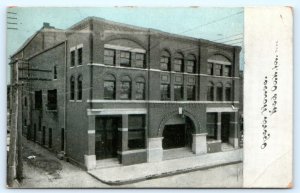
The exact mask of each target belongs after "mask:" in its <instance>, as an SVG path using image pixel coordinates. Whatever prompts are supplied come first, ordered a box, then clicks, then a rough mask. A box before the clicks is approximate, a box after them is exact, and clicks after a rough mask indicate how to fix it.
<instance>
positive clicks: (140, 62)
mask: <svg viewBox="0 0 300 193" xmlns="http://www.w3.org/2000/svg"><path fill="white" fill-rule="evenodd" d="M135 66H136V67H138V68H144V67H145V54H142V53H136V54H135Z"/></svg>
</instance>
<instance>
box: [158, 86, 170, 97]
mask: <svg viewBox="0 0 300 193" xmlns="http://www.w3.org/2000/svg"><path fill="white" fill-rule="evenodd" d="M160 99H161V100H163V101H165V100H170V85H169V84H161V85H160Z"/></svg>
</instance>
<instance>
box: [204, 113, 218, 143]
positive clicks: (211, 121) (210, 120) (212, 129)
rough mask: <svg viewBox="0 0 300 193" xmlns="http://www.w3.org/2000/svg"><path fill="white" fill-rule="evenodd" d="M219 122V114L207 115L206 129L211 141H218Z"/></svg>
mask: <svg viewBox="0 0 300 193" xmlns="http://www.w3.org/2000/svg"><path fill="white" fill-rule="evenodd" d="M217 120H218V114H217V113H207V114H206V129H207V137H208V138H209V139H217V129H218V125H217V123H218V121H217Z"/></svg>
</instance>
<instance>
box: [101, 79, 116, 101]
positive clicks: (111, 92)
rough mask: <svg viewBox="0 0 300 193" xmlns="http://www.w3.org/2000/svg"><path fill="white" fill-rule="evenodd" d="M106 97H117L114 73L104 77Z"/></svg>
mask: <svg viewBox="0 0 300 193" xmlns="http://www.w3.org/2000/svg"><path fill="white" fill-rule="evenodd" d="M103 86H104V99H109V100H113V99H116V79H115V77H114V76H113V75H106V76H105V78H104V85H103Z"/></svg>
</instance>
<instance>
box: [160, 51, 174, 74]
mask: <svg viewBox="0 0 300 193" xmlns="http://www.w3.org/2000/svg"><path fill="white" fill-rule="evenodd" d="M170 61H171V56H170V54H169V52H167V51H163V52H162V53H161V56H160V69H161V70H165V71H169V70H170V69H171V68H170Z"/></svg>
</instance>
